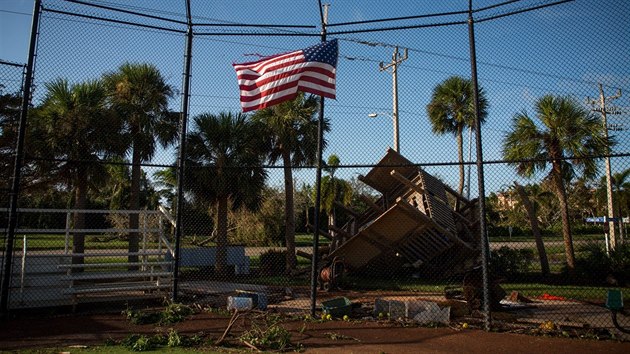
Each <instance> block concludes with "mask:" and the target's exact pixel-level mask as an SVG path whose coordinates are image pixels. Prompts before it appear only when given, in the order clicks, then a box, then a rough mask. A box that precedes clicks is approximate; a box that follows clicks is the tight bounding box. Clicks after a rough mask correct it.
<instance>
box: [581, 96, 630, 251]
mask: <svg viewBox="0 0 630 354" xmlns="http://www.w3.org/2000/svg"><path fill="white" fill-rule="evenodd" d="M619 97H621V89H619V90H617V94H616V95H614V96H608V97H606V95H604V88H603V86H602V84H599V100H594V99H591V98H590V97H587V98H586V102H587V103H590V104H591V106H593V108H592V109H591V110H592V111H594V112H600V113H601V114H602V124H603V126H604V138H606V140H608V120H607V118H606V114H608V113H610V114H615V113H616V110H615V112H611V111H607V110H606V100H608V101H612V100H616V99H617V98H619ZM597 103H599V107H595V104H597ZM611 180H612V178H611V176H610V150H608V151H606V197H607V199H608V205H607V209H608V218H607V219H608V220H607V221H608V232H609V234H608V235H609V237H608V240H609V241H608V242H609V246H610V249H611V250H614V249H615V247H616V245H617V238H616V234H617V233H616V232H615V209H614V205H615V204H614V202H613V191H612V183H611ZM620 220H621V223H620V224H619V235H620V240H621V242H623V236H622V232H623V219H620Z"/></svg>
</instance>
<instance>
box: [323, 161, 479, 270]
mask: <svg viewBox="0 0 630 354" xmlns="http://www.w3.org/2000/svg"><path fill="white" fill-rule="evenodd" d="M359 180H360V181H362V182H363V183H365V184H367V185H368V186H370V187H372V188H374V189H375V190H376V191H378V192H379V193H380V194H381V197H380V198H378V200H376V201H374V200H372V199H371V198H364V199H365V200H364V201H365V203H366V204H367V205H368V206H369V208H368V210H367V211H365V212H363V213H357V212H356V211H353V210H352V209H351V208H349V207H346V206H343V205H339V206H340V207H342V208H344V209H345V210H346V211H348V213H349V214H350V215H352V217H351V219H350V221H349V222H348V223H346V224H345V225H344V226H343V227H336V226H335V225H332V226H330V227H329V233H328V235H327V236H328V237H330V238H331V245H330V248H329V250H328V252H327V253H326V254H324V256H323V258H322V263H320V264H323V265H324V268H326V267H328V268H330V266H331V264H335V263H342V264H343V267H344V268H345V269H346V270H347V271H350V272H355V271H365V270H367V271H368V272H369V273H372V272H374V271H382V272H384V273H385V274H387V273H388V272H395V271H400V270H402V269H405V268H411V269H416V271H419V272H420V271H421V272H423V273H424V274H428V275H433V276H440V277H441V276H449V275H451V274H455V273H461V272H464V271H467V270H470V269H472V268H473V267H474V266H476V265H477V264H478V263H477V262H478V261H479V254H480V242H479V230H478V221H477V220H478V212H477V208H476V200H472V201H470V200H467V199H466V198H464V197H463V196H461V195H460V194H459V193H457V192H456V191H454V190H452V189H451V188H449V187H448V186H446V185H445V184H444V183H442V182H441V181H440V180H439V179H437V178H436V177H434V176H432V175H430V174H428V173H427V172H426V171H424V170H423V169H421V168H419V167H417V166H414V165H413V164H412V162H411V161H409V160H407V159H406V158H405V157H403V156H402V155H400V154H399V153H397V152H396V151H394V150H392V149H389V150H388V151H387V153H386V155H385V156H384V157H383V158H382V159H381V161H379V163H378V164H377V165H376V166H375V167H374V168H373V169H372V170H371V171H370V172H369V173H368V174H367V175H365V176H360V177H359ZM332 270H333V273H334V271H335V269H332ZM328 271H329V272H330V269H329V270H328Z"/></svg>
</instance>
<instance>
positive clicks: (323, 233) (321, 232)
mask: <svg viewBox="0 0 630 354" xmlns="http://www.w3.org/2000/svg"><path fill="white" fill-rule="evenodd" d="M306 227H308V229H309V230H311V231H313V230H315V228H314V226H313V225H311V224H306ZM319 234H320V235H322V236H324V237H326V238H327V239H329V240H331V241H332V239H333V237H332V236H331V235H330V234H329V233H328V232H326V231H324V230H322V229H319Z"/></svg>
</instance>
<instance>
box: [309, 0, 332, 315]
mask: <svg viewBox="0 0 630 354" xmlns="http://www.w3.org/2000/svg"><path fill="white" fill-rule="evenodd" d="M318 3H319V15H320V19H321V23H322V37H321V39H322V43H323V42H326V21H327V19H328V7H326V11H325V12H326V14H324V7H323V6H322V1H321V0H318ZM326 6H328V5H326ZM323 130H324V96H320V99H319V120H318V123H317V162H316V167H317V172H316V177H315V191H316V193H315V215H314V218H313V219H314V220H313V225H314V227H313V229H314V231H313V257H312V259H311V316H315V309H316V307H317V277H318V275H319V274H318V273H319V269H318V268H319V265H318V263H319V262H318V260H319V217H320V212H319V208H320V204H321V187H322V153H323V146H324V141H323V140H324V132H323Z"/></svg>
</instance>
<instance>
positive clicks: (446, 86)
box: [427, 76, 488, 194]
mask: <svg viewBox="0 0 630 354" xmlns="http://www.w3.org/2000/svg"><path fill="white" fill-rule="evenodd" d="M427 115H428V116H429V120H430V121H431V125H432V128H433V132H434V133H436V134H438V135H443V134H453V135H455V139H456V140H457V157H458V161H459V187H458V189H457V190H458V192H459V194H462V193H463V192H464V143H463V137H462V133H463V131H464V129H465V128H466V127H473V126H474V124H475V100H474V92H473V85H472V81H470V80H468V79H465V78H463V77H460V76H451V77H449V78H448V79H446V80H444V81H443V82H442V83H441V84H439V85H437V86H436V87H435V88H434V89H433V95H432V96H431V102H430V103H429V104H428V105H427ZM487 115H488V100H487V99H486V96H485V93H484V91H483V89H481V88H480V89H479V120H480V122H481V123H483V122H484V121H485V119H486V116H487Z"/></svg>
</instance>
